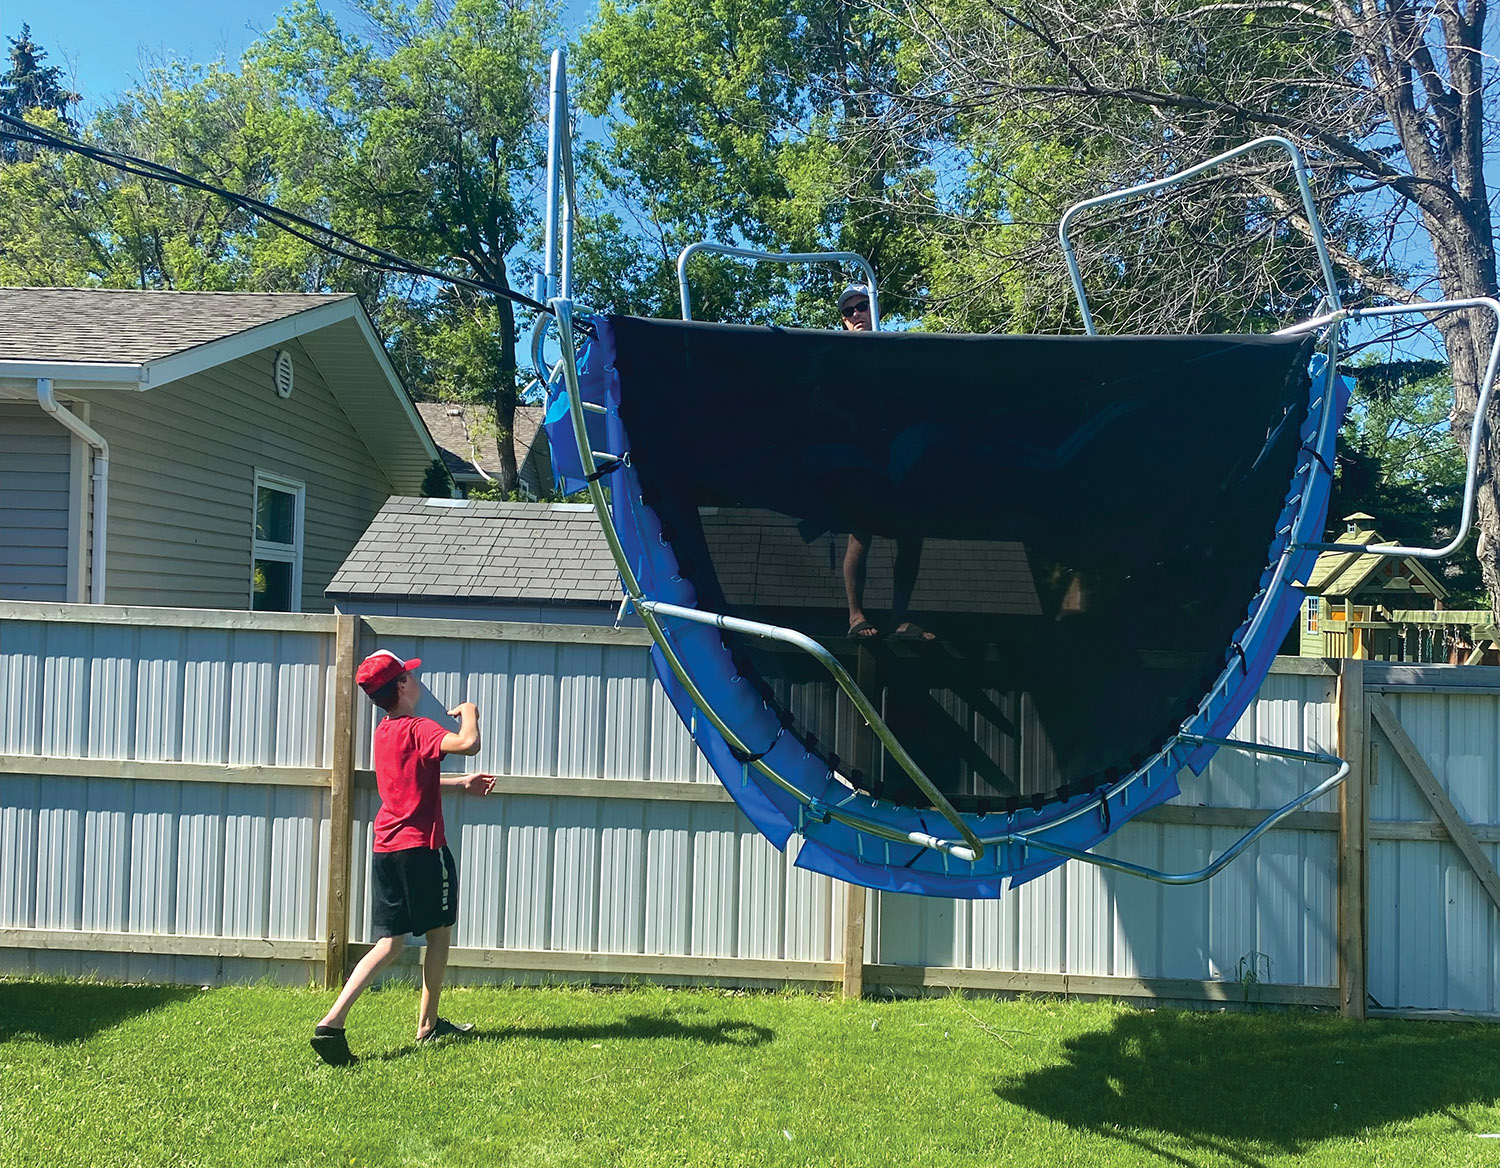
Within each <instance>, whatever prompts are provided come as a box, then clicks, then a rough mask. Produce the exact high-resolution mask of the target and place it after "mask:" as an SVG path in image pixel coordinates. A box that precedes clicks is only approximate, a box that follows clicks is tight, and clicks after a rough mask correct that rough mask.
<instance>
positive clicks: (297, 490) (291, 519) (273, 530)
mask: <svg viewBox="0 0 1500 1168" xmlns="http://www.w3.org/2000/svg"><path fill="white" fill-rule="evenodd" d="M306 494H307V488H306V487H305V486H304V485H303V484H302V483H299V482H294V481H293V480H291V479H286V478H282V477H281V476H280V475H273V474H267V473H266V472H265V471H260V470H258V471H256V472H255V528H254V539H253V542H252V551H251V557H250V559H251V573H250V607H251V608H252V609H254V610H256V611H257V612H300V611H301V610H302V503H303V499H304V498H305V496H306Z"/></svg>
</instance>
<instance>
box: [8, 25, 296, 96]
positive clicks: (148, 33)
mask: <svg viewBox="0 0 1500 1168" xmlns="http://www.w3.org/2000/svg"><path fill="white" fill-rule="evenodd" d="M285 7H286V0H199V2H196V3H194V2H192V0H189V2H187V3H180V2H179V3H172V0H166V2H165V3H163V2H162V0H46V3H38V2H28V3H17V2H16V0H0V34H3V35H4V36H6V37H14V36H16V35H17V34H18V33H19V32H20V30H21V25H22V24H23V23H24V24H30V25H31V36H32V39H33V40H34V41H36V43H37V44H39V45H40V46H41V47H42V48H43V49H45V50H46V51H47V63H48V64H49V65H61V66H63V68H64V70H65V71H66V72H67V73H68V75H69V77H70V78H71V79H72V84H73V86H74V88H76V89H77V90H78V91H79V92H81V93H82V94H83V97H84V105H85V108H87V109H93V108H95V107H97V106H98V105H99V104H101V103H103V102H104V101H105V100H106V99H107V98H109V97H111V96H113V95H115V94H117V93H119V92H120V91H121V90H124V89H126V88H128V87H129V86H130V84H131V82H132V81H133V80H134V79H135V78H136V77H138V76H140V74H141V71H142V66H143V65H144V64H149V63H151V62H152V61H158V62H159V61H161V60H163V59H166V58H170V57H180V58H182V59H185V60H191V61H208V60H212V59H213V58H214V57H217V56H219V55H220V54H223V55H225V56H228V57H230V58H234V57H237V56H239V54H240V53H241V52H242V51H243V50H244V49H245V47H246V46H247V45H249V43H250V42H251V41H253V40H254V39H255V37H256V36H257V35H258V34H259V33H260V32H262V31H264V30H265V29H268V28H270V27H271V26H272V25H274V24H275V23H276V16H277V14H278V13H279V12H280V11H281V10H282V9H283V8H285ZM5 48H6V51H7V52H8V51H9V48H10V46H9V44H8V43H7V44H6V46H5Z"/></svg>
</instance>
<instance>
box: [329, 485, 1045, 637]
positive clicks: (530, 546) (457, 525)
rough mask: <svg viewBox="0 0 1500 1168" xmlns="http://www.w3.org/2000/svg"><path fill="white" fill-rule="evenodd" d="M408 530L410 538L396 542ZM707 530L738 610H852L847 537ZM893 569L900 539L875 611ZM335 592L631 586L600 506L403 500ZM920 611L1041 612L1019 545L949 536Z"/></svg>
mask: <svg viewBox="0 0 1500 1168" xmlns="http://www.w3.org/2000/svg"><path fill="white" fill-rule="evenodd" d="M398 528H399V529H404V531H405V534H402V535H401V536H400V537H399V539H396V540H392V539H391V538H390V533H391V532H392V531H394V530H396V529H398ZM703 529H704V535H705V537H706V538H707V540H708V544H709V548H710V550H711V551H712V553H713V555H714V561H715V564H716V565H717V568H718V572H719V580H720V583H721V584H722V585H723V588H724V593H725V596H726V598H727V599H728V601H729V603H730V604H732V605H737V606H740V605H743V606H747V607H755V608H761V607H766V608H782V607H788V608H832V609H842V608H843V607H844V605H845V599H844V583H843V569H842V561H843V548H844V542H843V537H841V536H837V537H836V536H831V535H822V536H819V537H817V538H816V539H814V540H813V541H812V542H811V543H808V542H806V541H804V540H803V538H802V536H801V535H800V534H799V533H798V531H797V526H796V521H795V520H793V519H789V518H787V517H786V516H783V515H776V514H773V513H771V512H768V511H739V510H730V509H721V510H717V511H708V512H705V513H704V515H703ZM894 562H895V542H894V541H893V540H889V539H878V538H877V539H876V540H875V543H874V545H873V546H872V547H871V549H870V556H869V561H868V570H869V586H868V587H867V589H866V597H865V599H866V602H867V603H868V604H869V605H870V606H872V607H875V608H888V607H889V606H890V603H891V594H890V593H891V589H890V581H891V575H892V570H893V568H894ZM327 595H328V596H330V597H334V598H339V597H346V596H364V597H372V598H374V597H380V598H390V599H398V598H399V599H408V598H416V597H425V598H428V599H441V598H445V597H457V596H467V597H473V598H482V599H489V600H496V601H517V602H526V603H532V604H536V603H590V604H610V605H614V604H618V603H619V599H620V595H621V590H620V582H619V578H618V577H617V576H616V574H615V566H614V562H613V561H612V560H611V559H610V556H609V549H608V548H607V547H606V546H605V542H604V536H603V535H602V534H601V532H600V531H599V527H598V524H597V522H596V520H595V518H594V512H593V508H592V507H590V506H587V505H581V504H559V503H551V504H549V503H497V502H486V501H482V500H476V499H465V500H447V499H413V498H401V497H398V498H393V499H391V500H390V501H389V502H387V503H386V505H385V507H384V508H382V509H381V512H380V514H379V515H377V516H376V517H375V519H374V520H373V521H372V522H371V524H370V527H369V529H368V530H367V531H366V532H365V534H364V536H363V537H362V538H361V539H360V541H359V543H358V544H357V545H356V546H355V548H354V551H353V552H351V553H350V555H349V557H348V559H346V560H345V561H344V564H343V566H342V567H341V568H340V569H339V571H338V574H337V575H335V576H334V578H333V581H332V582H331V583H330V584H329V585H328V588H327ZM912 607H913V609H915V610H917V611H919V612H965V613H993V614H999V613H1013V614H1018V615H1026V614H1035V613H1038V612H1040V611H1041V605H1040V602H1039V600H1038V598H1037V594H1036V588H1035V585H1034V584H1033V582H1032V578H1031V571H1030V569H1029V567H1028V566H1027V561H1026V553H1025V550H1024V549H1023V548H1022V547H1021V545H1020V544H1016V543H996V542H979V541H972V542H964V543H960V542H957V541H954V540H942V539H929V540H926V541H925V542H924V544H923V548H922V566H921V572H920V574H919V576H918V578H917V586H916V590H915V592H914V593H913V595H912Z"/></svg>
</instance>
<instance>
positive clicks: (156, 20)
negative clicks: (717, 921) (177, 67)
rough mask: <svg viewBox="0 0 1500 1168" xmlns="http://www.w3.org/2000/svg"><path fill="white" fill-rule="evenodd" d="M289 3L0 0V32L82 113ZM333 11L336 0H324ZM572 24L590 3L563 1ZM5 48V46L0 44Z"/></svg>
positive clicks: (238, 49) (246, 31)
mask: <svg viewBox="0 0 1500 1168" xmlns="http://www.w3.org/2000/svg"><path fill="white" fill-rule="evenodd" d="M290 3H291V0H176V2H174V0H45V2H42V0H25V2H18V0H0V35H3V36H5V37H14V36H16V35H17V34H19V32H20V31H21V25H22V24H29V25H31V36H32V39H33V40H34V41H36V43H37V44H38V45H40V46H41V47H42V48H43V49H45V50H46V51H47V64H49V65H61V66H62V67H63V69H64V71H65V72H66V73H67V74H68V76H69V77H70V78H71V81H72V85H73V87H74V88H75V89H77V90H78V91H79V92H80V93H81V94H83V98H84V109H85V111H86V112H87V111H91V110H94V109H96V108H98V107H99V106H100V105H103V104H105V103H106V102H107V99H108V98H110V97H112V96H114V95H116V94H118V93H120V92H121V91H122V90H125V89H127V88H129V87H130V85H131V83H132V82H133V81H134V80H135V79H136V78H137V77H139V76H140V75H141V72H142V69H143V67H144V66H146V65H149V64H151V63H154V62H161V61H163V60H166V59H170V58H173V57H176V58H179V59H181V60H185V61H194V62H201V61H211V60H213V59H214V58H215V57H218V56H220V55H223V56H225V57H227V58H229V59H231V60H232V59H234V58H236V57H238V56H239V55H240V53H242V52H243V51H244V50H245V48H246V47H247V46H248V45H249V44H250V42H251V41H253V40H254V39H255V38H256V36H258V35H259V34H260V33H261V32H264V31H265V30H266V29H269V28H271V27H272V26H274V25H275V23H276V17H277V15H278V14H279V13H280V12H281V11H282V10H283V9H285V8H287V7H288V6H289V5H290ZM324 3H325V6H326V7H328V8H329V9H331V10H332V11H334V12H335V13H342V12H345V11H346V10H345V9H344V6H343V5H342V4H340V3H339V0H324ZM567 9H568V13H569V15H570V17H572V18H573V23H574V24H575V25H576V24H577V23H578V18H579V17H580V16H582V15H584V14H585V13H588V12H590V11H592V9H593V0H587V2H585V0H569V3H568V4H567ZM4 47H5V50H6V52H7V53H8V52H9V49H10V46H9V44H8V43H7V44H5V46H4Z"/></svg>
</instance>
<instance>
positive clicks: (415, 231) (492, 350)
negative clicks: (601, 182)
mask: <svg viewBox="0 0 1500 1168" xmlns="http://www.w3.org/2000/svg"><path fill="white" fill-rule="evenodd" d="M350 7H351V8H352V10H353V11H354V13H355V15H356V16H358V17H359V18H360V19H361V20H362V22H363V24H364V26H365V31H364V32H362V33H354V32H351V31H349V30H348V29H345V28H343V27H341V26H340V25H339V24H338V22H337V21H336V20H335V19H334V18H333V16H331V15H330V14H329V13H327V12H325V11H323V10H322V9H320V8H319V7H317V5H316V3H314V2H313V0H299V2H298V3H296V4H294V5H293V6H292V7H291V8H290V9H289V10H288V11H287V12H286V13H285V14H284V15H283V16H282V17H281V18H280V19H279V20H278V21H277V24H276V27H275V28H274V29H273V30H272V31H271V32H270V33H268V34H267V36H266V37H265V38H264V39H263V40H262V41H260V42H258V43H257V44H256V45H255V46H253V47H252V48H251V50H250V52H249V54H248V60H249V61H250V63H251V64H252V66H253V67H255V68H256V69H264V70H265V71H266V74H267V76H268V77H270V78H272V79H273V80H274V82H275V84H276V86H277V88H278V90H279V91H280V92H282V93H284V94H287V95H289V96H290V97H291V98H292V99H293V100H294V102H295V104H296V106H297V108H298V109H299V110H301V111H303V113H304V114H305V115H306V118H305V120H304V121H303V122H302V123H300V124H299V125H298V126H297V127H295V134H296V135H300V138H299V140H300V141H302V142H303V143H305V144H306V145H305V147H304V148H305V149H307V150H309V151H314V152H316V153H317V154H318V155H319V156H320V158H319V161H318V163H317V165H316V166H315V167H313V169H312V173H313V174H314V175H315V177H316V180H317V184H318V186H319V187H320V188H321V189H322V190H323V191H324V192H326V198H327V199H328V200H329V203H330V205H331V206H333V207H337V208H339V209H340V214H341V215H342V216H343V222H342V223H341V226H342V227H343V228H344V229H345V230H347V231H349V233H350V234H352V235H355V236H357V237H358V238H360V239H363V240H365V241H367V242H369V243H373V244H376V245H378V246H382V247H386V248H388V249H390V250H391V251H394V252H397V253H399V254H401V255H403V256H406V257H408V258H410V259H412V260H415V261H416V262H418V263H421V264H423V265H426V266H429V267H433V268H436V269H438V270H442V271H448V272H452V273H454V274H458V275H464V276H469V277H473V278H477V279H480V280H483V281H486V282H488V283H490V284H492V285H494V286H496V287H498V288H500V289H504V290H509V289H510V288H511V286H512V283H511V274H512V265H513V263H514V262H515V260H516V259H518V258H519V257H520V256H522V255H524V254H525V252H524V248H525V245H526V243H527V241H528V238H529V237H530V235H531V233H532V230H533V225H534V223H535V216H536V207H535V199H536V196H537V193H538V191H539V189H540V187H541V185H542V184H541V183H540V182H539V176H540V172H541V170H542V167H543V165H544V159H545V133H544V100H543V99H544V92H545V86H546V78H547V73H546V57H547V54H546V51H545V48H544V46H545V44H546V43H547V42H548V41H549V40H550V39H552V38H553V37H554V35H555V34H556V32H557V29H558V23H557V22H558V10H557V7H556V6H555V4H553V3H552V2H551V0H515V2H506V0H447V2H439V0H421V2H419V3H417V4H416V5H414V6H406V5H403V4H400V3H396V2H394V0H354V2H353V3H351V4H350ZM385 295H386V296H387V297H394V298H396V299H399V300H401V301H403V302H404V303H403V304H402V305H400V306H396V307H394V309H393V311H391V312H389V313H387V314H386V317H385V318H384V319H387V320H389V321H390V322H391V327H389V328H388V330H387V331H388V333H389V334H390V335H391V336H392V339H393V341H394V343H395V345H396V347H397V350H398V352H400V353H402V354H403V355H404V356H403V361H404V363H405V364H404V367H405V368H407V369H411V370H415V371H417V372H418V373H419V375H420V377H421V379H422V380H423V381H425V382H426V384H427V385H428V386H430V387H433V388H435V389H436V390H439V391H441V392H443V393H445V394H448V395H458V394H468V395H474V394H475V393H476V392H477V394H478V395H479V396H482V397H483V398H484V399H485V400H487V401H489V402H490V403H491V404H492V405H493V407H494V409H495V415H496V422H497V428H498V430H499V437H500V451H501V466H500V476H499V477H500V481H501V487H502V489H504V490H507V491H508V490H512V489H514V487H515V483H516V465H515V457H514V447H513V443H512V432H513V423H514V411H515V405H516V400H517V393H518V390H519V388H520V386H519V377H518V369H517V360H516V344H517V325H518V322H517V319H516V315H515V311H514V306H513V304H512V302H511V301H510V300H508V299H505V298H504V297H502V296H483V295H476V294H474V293H471V292H467V291H455V290H451V289H449V290H441V291H439V290H435V289H432V288H429V287H426V286H425V285H418V286H411V285H410V283H409V282H408V283H407V284H406V285H405V286H402V287H397V286H396V285H395V284H393V283H392V282H390V281H388V282H387V285H386V289H385ZM417 306H420V309H421V311H413V309H414V308H416V307H417Z"/></svg>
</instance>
